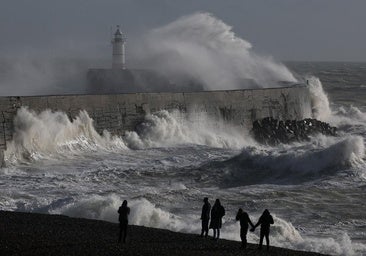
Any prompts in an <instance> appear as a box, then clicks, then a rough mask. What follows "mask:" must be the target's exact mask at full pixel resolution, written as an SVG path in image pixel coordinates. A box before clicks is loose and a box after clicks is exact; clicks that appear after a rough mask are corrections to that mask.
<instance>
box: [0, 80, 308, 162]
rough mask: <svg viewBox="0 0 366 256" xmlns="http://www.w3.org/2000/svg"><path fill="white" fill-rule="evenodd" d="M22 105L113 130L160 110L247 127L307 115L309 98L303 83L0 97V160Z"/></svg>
mask: <svg viewBox="0 0 366 256" xmlns="http://www.w3.org/2000/svg"><path fill="white" fill-rule="evenodd" d="M22 106H27V107H29V109H31V110H34V111H36V112H40V111H42V110H45V109H51V110H54V111H63V112H65V113H67V114H68V116H69V117H70V118H74V117H75V116H76V115H78V113H79V111H80V110H86V111H87V112H88V114H89V115H90V117H91V118H93V120H94V126H95V128H96V130H97V131H98V132H100V133H101V132H102V131H103V130H105V129H106V130H108V131H109V132H111V133H112V134H116V135H123V134H124V132H125V131H129V130H134V129H135V127H136V125H138V124H139V123H141V122H142V121H143V119H144V117H145V115H146V114H148V113H153V112H155V111H158V110H162V109H164V110H174V109H178V110H180V111H183V112H190V111H196V112H197V111H198V112H204V113H206V114H207V115H208V116H210V117H213V118H220V119H223V120H225V121H227V122H230V123H232V124H233V125H237V126H243V127H248V128H251V126H252V122H253V121H254V120H257V119H261V118H264V117H273V118H276V119H280V120H286V119H303V118H306V117H311V99H310V95H309V90H308V88H307V87H305V86H300V87H286V88H271V89H253V90H230V91H204V92H192V93H128V94H113V95H55V96H26V97H14V96H12V97H0V161H2V159H3V151H4V150H5V149H6V142H7V141H11V140H12V138H13V133H14V125H13V120H14V117H15V115H16V113H17V110H18V109H19V108H20V107H22Z"/></svg>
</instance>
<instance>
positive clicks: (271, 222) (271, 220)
mask: <svg viewBox="0 0 366 256" xmlns="http://www.w3.org/2000/svg"><path fill="white" fill-rule="evenodd" d="M269 217H270V222H269V223H270V224H274V221H273V218H272V215H269Z"/></svg>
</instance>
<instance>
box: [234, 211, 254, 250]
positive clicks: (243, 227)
mask: <svg viewBox="0 0 366 256" xmlns="http://www.w3.org/2000/svg"><path fill="white" fill-rule="evenodd" d="M236 220H237V221H238V220H239V221H240V238H241V248H242V249H245V248H247V233H248V227H249V224H250V226H252V228H254V225H253V223H252V222H251V220H250V218H249V215H248V213H246V212H244V211H243V209H242V208H240V209H239V211H238V213H237V214H236Z"/></svg>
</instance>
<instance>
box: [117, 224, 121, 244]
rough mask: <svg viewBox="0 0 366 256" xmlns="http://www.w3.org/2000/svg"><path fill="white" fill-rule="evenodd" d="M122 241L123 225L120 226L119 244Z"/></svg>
mask: <svg viewBox="0 0 366 256" xmlns="http://www.w3.org/2000/svg"><path fill="white" fill-rule="evenodd" d="M121 240H122V223H120V224H119V236H118V242H119V243H120V242H121Z"/></svg>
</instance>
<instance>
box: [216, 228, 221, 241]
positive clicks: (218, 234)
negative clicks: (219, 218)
mask: <svg viewBox="0 0 366 256" xmlns="http://www.w3.org/2000/svg"><path fill="white" fill-rule="evenodd" d="M219 238H220V229H219V228H218V229H217V238H216V239H219Z"/></svg>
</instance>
